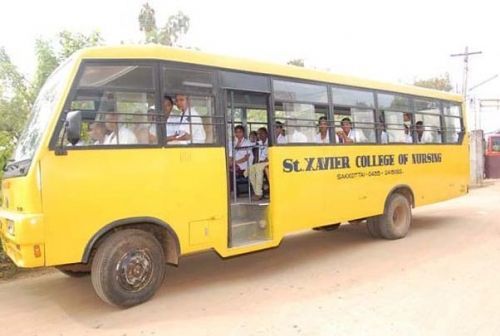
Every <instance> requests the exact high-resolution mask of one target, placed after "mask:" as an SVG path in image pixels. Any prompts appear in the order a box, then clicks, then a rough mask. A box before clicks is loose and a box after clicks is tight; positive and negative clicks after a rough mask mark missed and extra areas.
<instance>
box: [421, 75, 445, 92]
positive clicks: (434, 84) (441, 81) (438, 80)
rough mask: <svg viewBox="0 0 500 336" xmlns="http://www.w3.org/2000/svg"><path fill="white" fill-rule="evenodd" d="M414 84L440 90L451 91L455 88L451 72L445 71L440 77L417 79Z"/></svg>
mask: <svg viewBox="0 0 500 336" xmlns="http://www.w3.org/2000/svg"><path fill="white" fill-rule="evenodd" d="M413 85H415V86H420V87H424V88H428V89H434V90H440V91H451V90H452V89H453V86H452V85H451V81H450V74H449V73H445V74H444V75H441V76H438V77H432V78H428V79H420V80H415V82H414V83H413Z"/></svg>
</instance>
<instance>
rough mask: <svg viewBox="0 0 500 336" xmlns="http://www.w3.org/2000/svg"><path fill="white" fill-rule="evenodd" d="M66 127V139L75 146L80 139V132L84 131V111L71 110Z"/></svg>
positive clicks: (67, 116) (65, 123)
mask: <svg viewBox="0 0 500 336" xmlns="http://www.w3.org/2000/svg"><path fill="white" fill-rule="evenodd" d="M64 128H65V130H66V139H68V142H69V143H70V144H72V145H73V146H74V145H76V144H77V143H78V141H80V134H81V133H82V112H81V111H71V112H68V114H67V115H66V121H65V122H64Z"/></svg>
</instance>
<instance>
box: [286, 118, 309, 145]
mask: <svg viewBox="0 0 500 336" xmlns="http://www.w3.org/2000/svg"><path fill="white" fill-rule="evenodd" d="M288 126H289V127H288V129H289V131H290V130H291V134H290V133H289V134H288V135H287V140H288V142H291V143H305V142H309V140H308V139H307V135H305V134H304V133H303V132H302V127H301V125H300V122H299V121H298V120H297V119H295V118H292V119H288Z"/></svg>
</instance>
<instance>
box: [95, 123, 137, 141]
mask: <svg viewBox="0 0 500 336" xmlns="http://www.w3.org/2000/svg"><path fill="white" fill-rule="evenodd" d="M135 144H137V137H136V136H135V134H134V132H132V131H131V130H129V129H128V128H127V127H125V126H120V127H119V129H118V136H117V134H116V132H111V133H110V134H108V135H106V136H105V137H104V143H103V145H135Z"/></svg>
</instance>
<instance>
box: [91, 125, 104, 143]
mask: <svg viewBox="0 0 500 336" xmlns="http://www.w3.org/2000/svg"><path fill="white" fill-rule="evenodd" d="M106 131H107V130H106V126H105V125H104V123H103V122H101V121H94V122H93V123H92V124H90V133H89V136H90V140H91V144H92V145H102V144H104V139H105V138H106Z"/></svg>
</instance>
